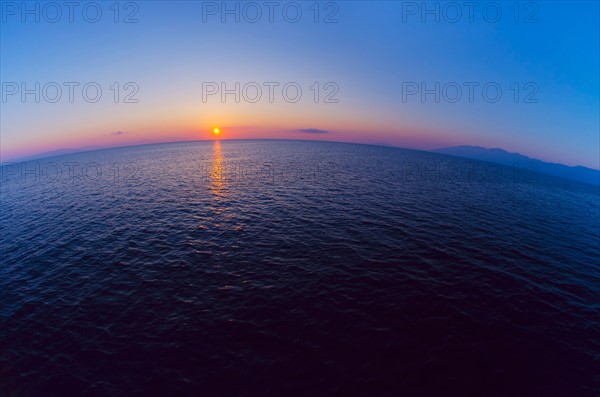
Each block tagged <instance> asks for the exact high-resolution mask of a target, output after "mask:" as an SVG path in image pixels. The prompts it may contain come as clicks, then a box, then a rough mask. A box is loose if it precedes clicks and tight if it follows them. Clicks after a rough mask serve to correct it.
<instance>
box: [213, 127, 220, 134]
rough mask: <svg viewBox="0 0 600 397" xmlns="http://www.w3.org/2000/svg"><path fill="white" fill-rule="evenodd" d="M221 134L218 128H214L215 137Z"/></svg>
mask: <svg viewBox="0 0 600 397" xmlns="http://www.w3.org/2000/svg"><path fill="white" fill-rule="evenodd" d="M220 133H221V130H220V129H218V128H213V134H215V135H219V134H220Z"/></svg>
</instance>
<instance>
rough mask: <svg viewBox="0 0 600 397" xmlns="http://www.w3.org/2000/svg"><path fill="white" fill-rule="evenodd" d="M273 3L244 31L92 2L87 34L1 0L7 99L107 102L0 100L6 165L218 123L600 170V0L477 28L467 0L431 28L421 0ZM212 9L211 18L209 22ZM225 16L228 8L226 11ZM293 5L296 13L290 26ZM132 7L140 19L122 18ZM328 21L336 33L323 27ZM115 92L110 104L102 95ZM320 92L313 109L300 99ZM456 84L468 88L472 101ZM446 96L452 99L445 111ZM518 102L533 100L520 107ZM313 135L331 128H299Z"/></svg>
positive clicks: (194, 7) (481, 22)
mask: <svg viewBox="0 0 600 397" xmlns="http://www.w3.org/2000/svg"><path fill="white" fill-rule="evenodd" d="M9 3H10V4H9ZM57 3H58V4H62V3H61V2H57ZM88 3H89V2H81V4H82V7H83V6H84V5H86V4H88ZM129 3H132V4H129ZM278 3H279V6H278V7H276V8H275V12H274V14H273V15H274V19H273V22H272V23H271V22H270V21H269V18H268V15H267V14H268V9H267V8H266V7H265V6H264V5H263V4H264V2H256V3H254V4H256V5H258V6H259V7H260V8H261V10H262V12H263V15H262V18H260V19H259V20H258V21H257V22H256V23H251V22H248V21H246V20H245V18H244V16H246V17H247V18H246V19H248V18H252V17H253V16H254V14H253V13H249V14H243V8H244V7H247V6H246V4H247V3H243V2H240V3H237V4H239V5H238V6H237V7H239V9H240V14H239V17H240V20H239V22H236V21H235V15H233V14H231V15H227V16H226V20H225V22H223V21H222V20H221V17H222V15H221V11H222V9H221V7H223V5H222V4H223V3H222V2H201V1H172V2H162V1H139V2H121V3H120V4H119V5H120V7H119V8H120V10H119V15H118V17H117V20H118V21H119V22H118V23H115V21H114V18H115V14H114V9H111V8H109V7H110V6H111V5H112V4H113V2H102V3H97V4H100V9H101V11H102V16H101V18H99V21H98V22H96V23H91V22H90V21H89V20H86V18H85V17H84V16H83V15H82V12H81V9H75V11H74V21H73V22H72V23H70V22H69V20H68V19H69V18H68V13H67V11H68V10H67V9H66V8H64V7H63V8H62V9H61V11H62V17H61V18H60V19H59V20H58V22H57V23H51V22H50V21H48V19H52V18H53V17H54V15H55V14H54V13H53V9H52V8H47V9H46V14H44V7H48V6H46V4H47V2H39V3H38V2H30V3H28V6H29V7H30V9H31V10H35V7H36V6H35V4H38V7H39V13H40V14H39V17H40V21H39V22H36V21H35V20H34V19H35V16H36V15H35V11H34V13H33V14H27V15H25V21H24V22H23V10H22V9H20V7H22V3H21V2H6V1H3V2H2V23H1V26H0V29H1V34H0V47H1V49H0V52H1V69H0V77H1V80H2V84H3V94H6V89H7V87H8V86H7V84H13V85H12V87H14V83H16V84H18V86H19V87H21V84H22V83H25V84H26V86H27V87H30V88H31V87H34V86H35V83H36V82H39V83H40V86H41V87H43V86H44V85H45V84H47V83H48V82H57V83H59V84H60V85H62V83H64V82H77V83H80V86H79V87H81V86H83V85H84V84H86V83H88V82H95V83H97V84H98V85H99V86H100V87H101V88H102V90H103V96H102V99H101V100H100V101H98V102H96V103H88V102H87V101H85V100H83V99H82V97H81V95H79V96H77V95H76V96H75V99H74V101H73V103H70V102H69V101H68V100H67V99H66V95H65V94H66V91H64V92H63V97H62V98H61V100H59V101H58V102H57V103H49V102H47V101H45V100H44V98H43V97H42V98H41V100H40V103H35V101H34V97H33V95H29V96H28V97H26V101H25V103H23V101H22V100H21V97H20V95H19V93H17V94H15V95H5V98H3V100H4V99H5V100H4V101H3V103H2V104H1V106H2V118H1V121H0V127H1V132H2V134H1V154H2V160H3V161H7V160H11V159H15V158H18V157H19V156H25V155H29V154H33V153H36V152H44V151H50V150H55V149H58V148H63V147H86V146H93V145H99V146H119V145H123V144H135V143H147V142H155V141H156V142H158V141H173V140H189V139H209V138H211V136H210V131H211V130H212V127H214V126H220V127H222V130H223V139H227V138H284V139H287V138H295V139H297V138H302V137H305V138H306V139H327V140H338V141H352V142H365V143H381V144H391V145H395V146H401V147H402V146H404V147H413V148H421V149H433V148H437V147H442V146H450V145H462V144H466V145H480V146H486V147H502V148H505V149H507V150H510V151H518V152H521V153H523V154H526V155H529V156H532V157H537V158H541V159H543V160H547V161H554V162H561V163H565V164H570V165H576V164H581V165H585V166H588V167H593V168H596V169H598V168H600V166H599V150H600V139H599V130H600V125H599V112H600V103H599V98H600V93H599V87H600V80H599V70H600V61H599V48H600V43H599V37H600V32H599V22H598V18H599V17H598V15H599V13H600V10H599V7H598V2H595V1H586V2H560V1H548V2H517V3H514V2H480V6H478V7H476V8H475V9H474V12H473V18H472V20H470V16H469V15H468V11H469V10H468V8H466V7H465V5H464V4H466V3H465V2H454V3H452V2H451V3H448V2H428V3H427V7H430V9H435V7H438V9H439V12H440V15H439V20H436V16H435V15H434V14H431V13H425V14H423V12H422V11H423V10H422V8H421V7H423V6H422V4H423V3H421V2H402V1H388V2H361V1H339V2H320V3H318V4H317V5H318V7H315V2H314V1H310V2H278ZM14 4H16V5H17V8H19V9H17V10H15V7H14ZM456 5H458V9H460V11H461V12H462V16H461V17H460V18H455V16H456V14H455V11H456V9H457V8H456V7H455V6H456ZM211 7H217V13H216V15H212V14H211V15H208V14H207V13H206V12H207V11H209V10H211ZM226 7H229V9H235V7H236V2H227V5H226ZM284 7H287V9H288V11H289V13H288V14H286V15H284V14H283V12H282V9H283V8H284ZM415 7H417V8H418V9H417V10H416V11H415ZM453 7H454V8H453ZM316 8H318V10H319V15H318V23H315V9H316ZM484 8H485V10H486V11H487V13H486V12H484ZM213 9H214V8H213ZM296 9H300V10H301V11H302V16H301V17H300V18H299V21H298V22H295V23H292V22H291V20H292V19H293V18H294V16H295V13H294V11H295V10H296ZM90 10H92V11H93V7H92V8H90ZM247 10H248V12H251V11H253V10H252V9H251V8H248V9H247ZM497 10H500V12H501V15H499V16H498V17H496V13H495V12H496V11H497ZM88 11H89V10H88ZM444 11H445V12H444ZM517 11H518V14H517V13H516V12H517ZM131 12H135V15H134V16H133V18H135V19H137V20H138V22H137V23H123V20H124V19H125V18H126V16H127V15H129V14H130V13H131ZM331 13H333V16H332V18H334V19H336V20H337V22H336V23H324V19H325V18H326V17H327V15H329V14H331ZM90 15H91V16H92V17H93V16H94V13H93V12H91V11H90V12H89V15H88V17H89V16H90ZM88 19H91V18H88ZM453 19H457V21H453ZM494 20H495V21H494ZM115 82H119V84H120V86H119V93H120V94H121V95H120V97H119V102H118V103H115V102H114V100H113V99H114V98H113V96H112V94H113V91H111V89H110V87H111V86H113V84H114V83H115ZM127 82H133V83H135V85H136V86H137V87H138V88H139V91H138V92H137V93H136V95H135V98H137V99H139V102H138V103H122V102H123V96H124V95H125V94H127V93H128V92H126V91H125V90H124V89H123V85H124V84H125V83H127ZM206 82H217V83H219V84H221V83H223V82H225V83H226V84H227V86H228V87H233V86H234V85H235V82H240V83H241V85H242V86H243V85H244V84H245V83H248V82H258V83H263V82H277V83H280V84H281V85H284V84H286V83H288V82H295V83H297V84H298V85H299V86H301V87H302V89H303V96H302V100H301V101H299V102H297V103H288V102H286V101H285V100H283V99H282V98H281V97H276V98H275V101H274V103H270V102H269V101H266V100H261V101H259V102H258V103H248V102H247V101H244V100H242V101H241V103H236V102H235V101H234V100H233V99H231V98H232V96H230V97H229V98H228V99H227V100H226V101H225V103H223V102H222V101H221V100H219V99H218V95H217V96H214V97H211V98H210V100H209V101H207V102H205V101H203V100H202V88H203V83H206ZM315 82H319V83H320V86H319V92H320V94H321V95H320V98H319V102H318V103H315V102H314V100H313V98H312V91H311V90H310V87H311V86H313V84H314V83H315ZM328 82H332V83H335V84H336V86H337V87H338V89H339V91H338V92H337V94H336V95H335V98H337V99H339V102H338V103H322V102H323V96H324V95H325V94H327V91H325V90H324V88H323V86H324V84H325V83H328ZM415 84H416V86H417V87H419V88H421V87H425V88H427V89H434V88H435V87H436V84H439V87H440V90H439V92H440V95H441V98H440V100H439V101H437V102H436V100H435V95H434V94H428V95H426V96H425V97H424V98H422V97H421V95H420V92H418V93H416V94H414V95H409V96H404V97H403V90H406V89H407V87H409V86H412V87H414V86H415ZM465 84H471V86H472V87H475V88H474V97H473V98H474V100H473V101H469V98H468V95H467V94H468V91H467V89H468V88H467V87H468V86H466V85H465ZM486 84H487V85H488V87H491V89H492V91H489V92H494V89H495V87H500V89H501V90H502V96H501V97H500V99H499V100H498V102H495V103H493V102H492V101H490V100H488V99H489V98H491V96H489V97H487V99H486V97H484V96H483V94H482V88H483V87H484V86H486ZM456 86H458V87H461V88H462V90H463V91H462V96H461V97H460V99H459V100H458V101H456V102H452V101H450V100H449V99H453V98H455V97H456V96H455V95H454V93H455V92H456V91H453V90H454V89H455V87H456ZM113 87H114V86H113ZM517 87H518V91H519V98H518V100H515V96H514V95H515V91H516V89H517ZM444 89H446V90H447V91H445V92H446V94H448V95H446V96H444V95H443V92H444ZM489 92H488V93H489ZM528 95H529V99H534V100H535V101H534V102H535V103H528V102H527V101H526V100H525V99H526V98H527V97H528ZM263 99H264V98H263ZM422 99H424V100H422ZM311 128H312V129H321V130H326V131H328V133H325V134H318V136H315V134H304V135H302V133H301V132H298V130H301V129H311ZM115 131H123V132H124V133H123V134H114V132H115Z"/></svg>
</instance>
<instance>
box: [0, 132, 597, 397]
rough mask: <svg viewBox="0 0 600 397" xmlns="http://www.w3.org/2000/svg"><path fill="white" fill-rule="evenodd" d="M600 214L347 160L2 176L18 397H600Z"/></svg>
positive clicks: (386, 154) (306, 158) (4, 356)
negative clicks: (354, 396)
mask: <svg viewBox="0 0 600 397" xmlns="http://www.w3.org/2000/svg"><path fill="white" fill-rule="evenodd" d="M599 200H600V195H599V193H598V191H597V188H593V187H591V186H590V187H588V186H586V185H581V184H578V183H572V182H568V181H565V180H560V179H556V178H552V177H545V176H542V175H539V174H535V173H533V172H530V171H528V170H527V169H519V170H517V169H513V168H507V167H500V166H494V165H491V164H488V163H481V162H476V161H471V160H464V159H459V158H454V157H447V156H443V155H436V154H428V153H423V152H417V151H408V150H400V149H393V148H384V147H375V146H362V145H350V144H336V143H316V142H286V141H245V142H244V141H237V142H236V141H229V142H227V141H223V142H221V143H212V142H203V143H198V142H196V143H184V144H168V145H152V146H140V147H135V148H123V149H115V150H104V151H96V152H89V153H83V154H78V155H68V156H61V157H55V158H52V159H46V160H42V161H39V162H30V163H27V164H21V165H6V166H4V167H3V168H2V187H1V206H2V211H1V215H0V216H1V217H0V225H1V229H2V234H1V244H2V257H1V259H2V264H1V266H0V395H1V396H44V397H52V396H154V395H157V396H159V395H160V396H232V395H239V396H257V395H270V396H289V395H305V396H310V395H313V396H321V395H336V396H351V395H363V396H433V395H456V396H528V397H529V396H598V395H600V320H599V319H600V227H599V226H600V225H599V222H600V221H599V219H600V204H599Z"/></svg>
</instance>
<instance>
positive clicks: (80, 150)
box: [0, 138, 600, 171]
mask: <svg viewBox="0 0 600 397" xmlns="http://www.w3.org/2000/svg"><path fill="white" fill-rule="evenodd" d="M219 141H289V142H320V143H323V142H325V143H343V144H350V145H365V146H375V147H387V148H394V149H403V150H413V151H418V152H425V153H436V154H440V153H438V152H436V150H441V149H446V148H455V147H478V148H483V149H486V150H492V149H500V150H503V151H505V152H507V153H509V154H517V155H521V156H525V157H528V158H529V159H531V160H536V161H542V162H544V163H548V164H557V165H562V166H566V167H572V168H575V167H581V168H587V169H590V170H594V171H600V164H599V165H598V168H592V167H587V166H584V165H580V164H578V165H568V164H564V163H558V162H554V161H545V160H540V159H537V158H535V157H531V156H529V155H526V154H523V153H519V152H509V151H508V150H506V149H503V148H500V147H484V146H477V145H467V144H461V145H452V146H444V147H438V148H436V149H429V150H427V149H417V148H411V147H405V146H397V145H393V144H386V143H363V142H351V141H332V140H316V139H290V138H222V139H193V140H181V141H164V142H151V143H138V144H133V145H123V146H105V147H103V146H100V147H93V146H91V147H88V148H86V147H82V148H74V149H70V148H61V149H56V150H53V151H50V152H42V153H38V154H33V155H30V156H24V157H20V158H19V157H18V158H16V159H14V160H10V161H2V160H1V159H0V166H4V165H5V164H19V163H25V162H29V161H35V160H45V159H51V158H54V157H61V156H69V155H73V154H82V153H91V152H98V151H102V150H114V149H126V148H135V147H141V146H153V145H168V144H175V143H192V142H219ZM92 147H93V148H92ZM61 151H68V153H58V154H52V153H56V152H61ZM442 154H443V153H442ZM445 155H447V156H452V157H459V158H467V159H468V157H462V156H456V155H451V154H445ZM481 161H486V160H481ZM488 162H489V161H488Z"/></svg>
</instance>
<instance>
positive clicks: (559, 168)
mask: <svg viewBox="0 0 600 397" xmlns="http://www.w3.org/2000/svg"><path fill="white" fill-rule="evenodd" d="M433 152H435V153H442V154H449V155H451V156H457V157H464V158H468V159H473V160H481V161H489V162H492V163H498V164H502V165H508V166H512V167H516V166H519V167H522V168H524V167H527V168H528V169H532V170H536V171H538V172H540V173H542V174H549V175H553V176H558V177H561V178H566V179H571V180H575V181H578V182H583V183H589V184H591V185H596V186H598V185H600V171H599V170H594V169H592V168H587V167H582V166H576V167H570V166H568V165H564V164H557V163H547V162H545V161H542V160H537V159H532V158H530V157H527V156H524V155H522V154H520V153H510V152H507V151H506V150H503V149H498V148H494V149H486V148H483V147H479V146H453V147H447V148H442V149H437V150H433Z"/></svg>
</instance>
